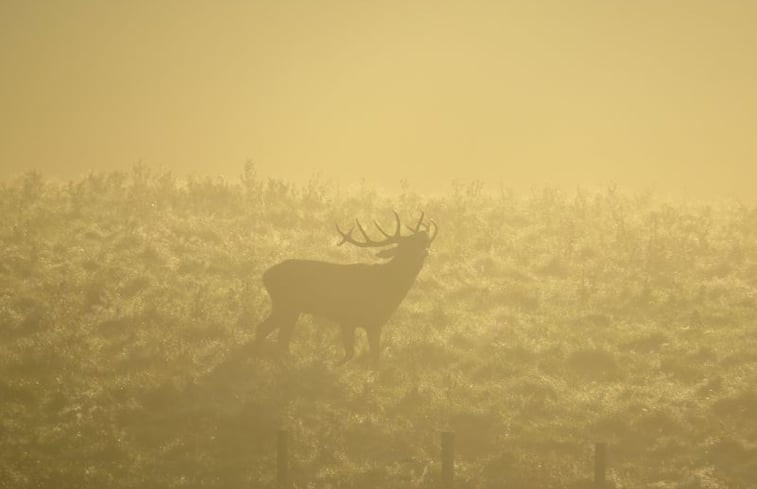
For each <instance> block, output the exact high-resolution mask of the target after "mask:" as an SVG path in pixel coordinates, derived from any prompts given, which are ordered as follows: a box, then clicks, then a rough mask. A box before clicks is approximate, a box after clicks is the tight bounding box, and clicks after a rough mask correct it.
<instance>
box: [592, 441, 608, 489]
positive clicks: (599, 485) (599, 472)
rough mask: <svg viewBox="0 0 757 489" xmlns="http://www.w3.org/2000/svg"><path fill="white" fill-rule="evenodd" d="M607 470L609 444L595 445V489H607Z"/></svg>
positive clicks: (600, 443) (599, 443)
mask: <svg viewBox="0 0 757 489" xmlns="http://www.w3.org/2000/svg"><path fill="white" fill-rule="evenodd" d="M606 468H607V443H604V442H598V443H596V444H595V445H594V488H595V489H605V487H606V486H605V470H606Z"/></svg>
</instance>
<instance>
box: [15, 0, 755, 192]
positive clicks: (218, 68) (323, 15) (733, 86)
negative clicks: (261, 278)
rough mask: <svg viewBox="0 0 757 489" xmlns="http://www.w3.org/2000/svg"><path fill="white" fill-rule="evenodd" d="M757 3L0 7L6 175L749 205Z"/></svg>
mask: <svg viewBox="0 0 757 489" xmlns="http://www.w3.org/2000/svg"><path fill="white" fill-rule="evenodd" d="M756 25H757V3H755V2H753V1H749V0H744V1H734V0H731V1H714V0H708V1H702V0H679V1H675V0H635V1H633V2H631V1H610V0H597V1H570V2H566V1H563V0H549V1H528V2H526V1H518V2H515V1H513V2H504V1H491V2H488V1H478V2H444V1H433V2H420V1H419V2H407V1H402V2H393V1H381V2H369V1H355V0H350V1H346V0H345V1H317V2H316V1H281V0H275V1H255V2H246V1H245V2H243V1H212V2H211V1H187V0H182V1H157V2H156V1H130V2H117V1H81V0H66V1H42V0H35V1H28V0H22V1H16V0H2V2H0V66H2V76H0V178H5V177H10V176H12V175H14V174H17V173H19V172H23V171H26V170H29V169H38V170H41V171H42V172H44V173H45V174H48V175H52V176H56V177H60V178H76V177H77V176H79V175H81V174H82V173H86V172H87V171H89V170H105V169H117V168H128V167H130V166H132V165H134V164H135V163H137V162H140V161H141V162H143V163H144V164H146V165H149V166H156V167H162V168H167V169H171V170H173V171H175V172H176V173H178V174H182V175H183V174H187V173H194V174H223V175H227V176H229V177H232V178H235V177H236V176H237V175H239V174H240V173H241V169H242V166H243V164H244V162H245V161H246V160H248V159H251V160H253V161H255V162H256V163H257V164H258V168H259V170H260V172H261V173H262V174H263V175H264V176H274V177H282V178H288V179H297V180H304V179H307V178H309V177H310V176H311V175H313V174H314V173H316V172H320V173H322V174H323V176H324V177H325V178H326V179H331V180H337V181H341V182H345V183H346V182H350V181H356V180H360V179H365V180H366V181H367V182H369V183H371V184H372V185H379V186H384V187H392V186H395V185H397V184H398V182H399V181H400V180H401V179H407V181H408V183H409V184H410V185H411V186H412V187H414V188H420V189H424V190H431V189H435V188H444V187H446V186H448V185H449V183H450V181H452V180H453V179H483V180H486V181H490V182H493V183H495V184H496V183H497V182H502V183H503V184H505V185H507V186H510V187H513V188H515V189H520V190H523V189H528V188H530V187H531V186H541V185H544V184H548V185H561V186H566V187H568V188H572V187H574V186H575V185H577V184H581V185H583V186H593V185H606V184H608V183H612V182H615V183H618V184H619V185H621V186H623V187H628V188H633V189H644V188H651V189H655V190H657V191H662V192H672V193H677V194H682V195H687V196H689V197H715V198H718V197H730V196H736V197H739V198H744V199H752V195H753V192H752V186H753V182H754V180H755V177H756V176H757V165H755V163H756V162H757V158H755V156H757V145H756V144H755V139H754V135H755V134H757V117H755V116H756V115H757V91H755V88H754V87H755V86H757V56H755V52H757V29H755V26H756Z"/></svg>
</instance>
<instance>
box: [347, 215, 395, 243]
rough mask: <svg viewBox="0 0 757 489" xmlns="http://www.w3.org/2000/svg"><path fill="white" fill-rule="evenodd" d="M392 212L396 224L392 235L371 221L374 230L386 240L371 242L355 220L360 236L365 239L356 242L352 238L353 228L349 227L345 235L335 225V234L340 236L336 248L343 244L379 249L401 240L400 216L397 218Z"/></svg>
mask: <svg viewBox="0 0 757 489" xmlns="http://www.w3.org/2000/svg"><path fill="white" fill-rule="evenodd" d="M393 212H394V219H395V221H396V223H397V225H396V228H395V230H394V234H393V235H392V234H389V233H387V232H386V231H384V230H383V229H382V228H381V226H379V224H378V223H377V222H376V221H373V224H375V225H376V228H378V230H379V231H380V232H381V234H383V235H384V237H385V238H386V239H384V240H381V241H376V240H373V239H371V238H370V237H369V236H368V233H366V232H365V229H364V228H363V226H362V224H360V221H359V220H357V219H355V224H356V225H357V228H358V230H359V231H360V234H362V235H363V239H365V241H364V242H363V241H357V240H355V238H353V237H352V231H354V230H355V227H354V226H353V227H351V228H350V230H349V231H348V232H346V233H345V232H344V231H342V229H341V228H340V227H339V224H337V225H336V230H337V232H338V233H339V234H341V235H342V240H341V241H340V242H339V243H337V246H342V245H343V244H344V243H349V244H351V245H355V246H359V247H361V248H378V247H381V246H387V245H390V244H394V243H397V242H398V241H399V240H400V238H401V236H400V230H401V224H400V216H399V214H397V211H393Z"/></svg>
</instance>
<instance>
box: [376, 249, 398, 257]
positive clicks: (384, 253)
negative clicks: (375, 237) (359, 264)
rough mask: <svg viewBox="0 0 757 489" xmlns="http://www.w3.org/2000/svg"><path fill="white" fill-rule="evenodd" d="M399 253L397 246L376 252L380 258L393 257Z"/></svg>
mask: <svg viewBox="0 0 757 489" xmlns="http://www.w3.org/2000/svg"><path fill="white" fill-rule="evenodd" d="M396 254H397V247H396V246H395V247H394V248H387V249H385V250H381V251H379V252H378V253H376V256H377V257H379V258H392V257H393V256H394V255H396Z"/></svg>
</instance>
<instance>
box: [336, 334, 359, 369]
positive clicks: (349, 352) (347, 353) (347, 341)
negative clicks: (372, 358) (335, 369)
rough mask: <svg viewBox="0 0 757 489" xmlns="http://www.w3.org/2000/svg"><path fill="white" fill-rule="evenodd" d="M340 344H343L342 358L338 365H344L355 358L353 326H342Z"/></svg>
mask: <svg viewBox="0 0 757 489" xmlns="http://www.w3.org/2000/svg"><path fill="white" fill-rule="evenodd" d="M342 343H343V344H344V358H342V359H341V360H340V361H339V363H337V366H338V365H344V364H345V363H347V362H349V361H350V360H351V359H352V357H354V356H355V328H354V327H353V326H346V325H342Z"/></svg>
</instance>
